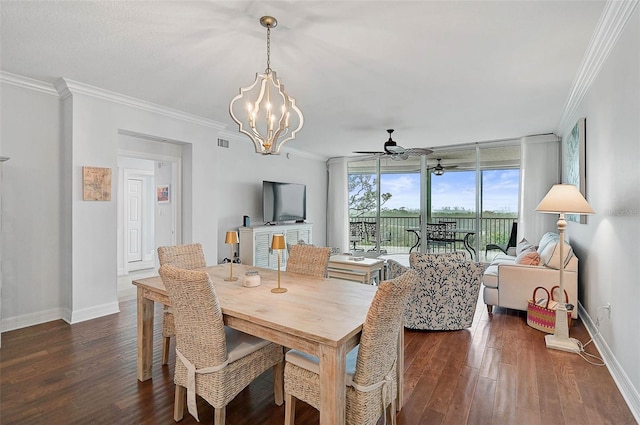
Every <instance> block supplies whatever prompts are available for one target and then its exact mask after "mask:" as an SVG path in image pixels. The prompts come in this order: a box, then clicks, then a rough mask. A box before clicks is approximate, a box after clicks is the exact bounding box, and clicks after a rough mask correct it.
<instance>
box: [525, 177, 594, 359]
mask: <svg viewBox="0 0 640 425" xmlns="http://www.w3.org/2000/svg"><path fill="white" fill-rule="evenodd" d="M536 211H538V212H541V213H550V214H560V217H559V218H558V235H559V236H560V241H559V245H558V246H559V248H560V252H559V253H560V285H559V290H560V297H559V299H560V300H563V299H564V298H563V295H564V284H563V276H564V229H566V227H567V222H566V220H565V219H564V215H565V214H566V213H569V214H594V211H593V209H592V208H591V206H590V205H589V203H588V202H587V200H586V199H584V197H583V196H582V194H581V193H580V191H579V190H578V188H577V187H575V186H574V185H572V184H554V185H553V186H552V187H551V189H550V190H549V192H548V193H547V194H546V196H545V197H544V198H543V199H542V201H540V203H539V204H538V206H537V207H536ZM544 339H545V342H546V344H547V348H553V349H556V350H563V351H570V352H575V353H577V352H579V351H580V348H579V347H578V344H577V341H576V340H575V339H572V338H569V323H568V321H567V305H566V304H565V303H564V302H562V301H559V302H558V308H557V309H556V327H555V331H554V334H553V335H546V336H545V338H544Z"/></svg>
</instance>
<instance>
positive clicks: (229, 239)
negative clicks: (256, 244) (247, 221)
mask: <svg viewBox="0 0 640 425" xmlns="http://www.w3.org/2000/svg"><path fill="white" fill-rule="evenodd" d="M224 243H231V244H234V243H238V232H236V231H229V232H227V236H225V238H224Z"/></svg>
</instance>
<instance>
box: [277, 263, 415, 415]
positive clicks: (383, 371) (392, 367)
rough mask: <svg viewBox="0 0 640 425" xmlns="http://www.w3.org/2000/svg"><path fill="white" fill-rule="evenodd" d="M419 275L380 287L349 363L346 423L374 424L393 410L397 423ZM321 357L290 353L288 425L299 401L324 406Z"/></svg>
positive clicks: (287, 367) (286, 387) (286, 380)
mask: <svg viewBox="0 0 640 425" xmlns="http://www.w3.org/2000/svg"><path fill="white" fill-rule="evenodd" d="M416 278H417V276H416V273H415V271H413V270H409V271H407V272H406V273H404V274H403V275H402V276H399V277H398V278H396V279H393V280H387V281H384V282H382V283H380V285H379V286H378V290H377V292H376V294H375V297H374V299H373V302H372V303H371V306H370V307H369V312H368V313H367V317H366V319H365V322H364V325H363V327H362V336H361V337H360V344H359V345H358V346H357V347H356V348H354V349H353V350H351V351H350V352H349V353H348V354H347V359H346V377H345V379H346V384H347V388H346V392H347V394H346V423H347V424H350V425H372V424H376V423H377V422H378V419H379V418H380V416H382V415H386V409H387V407H388V406H389V405H390V406H391V410H390V415H391V424H395V422H396V421H395V419H396V415H395V413H396V394H397V390H398V389H397V387H398V379H397V378H398V377H397V370H396V363H397V344H398V333H399V332H401V328H402V315H403V314H404V310H405V305H406V303H407V299H408V297H409V292H410V291H411V287H412V286H413V285H414V284H415V283H414V282H415V280H416ZM318 370H319V363H318V358H317V357H315V356H312V355H309V354H305V353H302V352H300V351H297V350H291V351H289V352H287V354H286V356H285V366H284V393H285V416H284V417H285V419H284V422H285V425H293V424H294V421H295V402H296V400H302V401H304V402H306V403H308V404H309V405H311V406H313V407H315V408H316V409H318V408H319V406H320V380H319V375H318Z"/></svg>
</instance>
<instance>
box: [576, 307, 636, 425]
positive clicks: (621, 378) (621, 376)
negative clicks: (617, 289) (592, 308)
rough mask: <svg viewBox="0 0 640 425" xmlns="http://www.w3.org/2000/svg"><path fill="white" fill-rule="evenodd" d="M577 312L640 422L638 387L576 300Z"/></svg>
mask: <svg viewBox="0 0 640 425" xmlns="http://www.w3.org/2000/svg"><path fill="white" fill-rule="evenodd" d="M578 313H579V315H580V319H581V320H582V323H584V325H585V327H586V328H587V331H588V332H589V335H591V337H592V338H593V343H594V344H595V345H596V347H597V348H598V351H599V352H600V355H602V360H603V361H604V364H605V365H606V366H607V369H609V373H611V377H612V378H613V380H614V382H615V383H616V385H617V386H618V389H619V390H620V393H621V394H622V397H623V398H624V400H625V401H626V402H627V405H628V406H629V409H630V410H631V413H632V414H633V416H634V418H635V419H636V422H638V423H640V394H639V393H638V389H636V388H634V386H633V384H632V383H631V380H630V379H629V377H628V376H627V374H626V373H625V371H624V369H622V366H621V365H620V363H618V360H617V359H616V357H615V356H614V355H613V352H612V351H611V349H610V348H609V345H607V341H605V340H604V338H603V337H602V335H601V334H600V333H598V328H597V327H596V324H595V323H594V322H593V320H591V316H589V314H588V313H587V310H585V308H584V307H583V306H582V304H581V303H580V302H578ZM594 335H595V337H594Z"/></svg>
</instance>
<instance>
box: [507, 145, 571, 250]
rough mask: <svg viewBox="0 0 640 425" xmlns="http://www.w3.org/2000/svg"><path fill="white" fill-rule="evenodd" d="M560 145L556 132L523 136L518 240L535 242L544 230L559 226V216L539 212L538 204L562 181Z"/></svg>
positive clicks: (551, 229)
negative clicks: (553, 186)
mask: <svg viewBox="0 0 640 425" xmlns="http://www.w3.org/2000/svg"><path fill="white" fill-rule="evenodd" d="M560 147H561V145H560V138H559V137H558V136H556V135H555V134H546V135H541V136H527V137H523V138H522V139H521V150H520V152H521V155H522V156H521V161H520V208H519V210H520V216H519V217H518V241H519V240H521V239H522V238H523V237H524V238H527V240H528V241H529V242H531V243H533V244H535V243H536V242H537V241H539V240H540V238H541V237H542V235H543V234H544V233H545V232H549V231H553V230H556V229H557V227H556V221H557V220H558V217H556V216H555V215H553V214H540V213H538V212H536V207H537V206H538V204H539V203H540V201H541V200H542V198H544V196H545V195H546V194H547V192H548V191H549V189H551V186H552V185H554V184H556V183H559V182H560V170H561V167H560V165H561V163H560Z"/></svg>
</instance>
